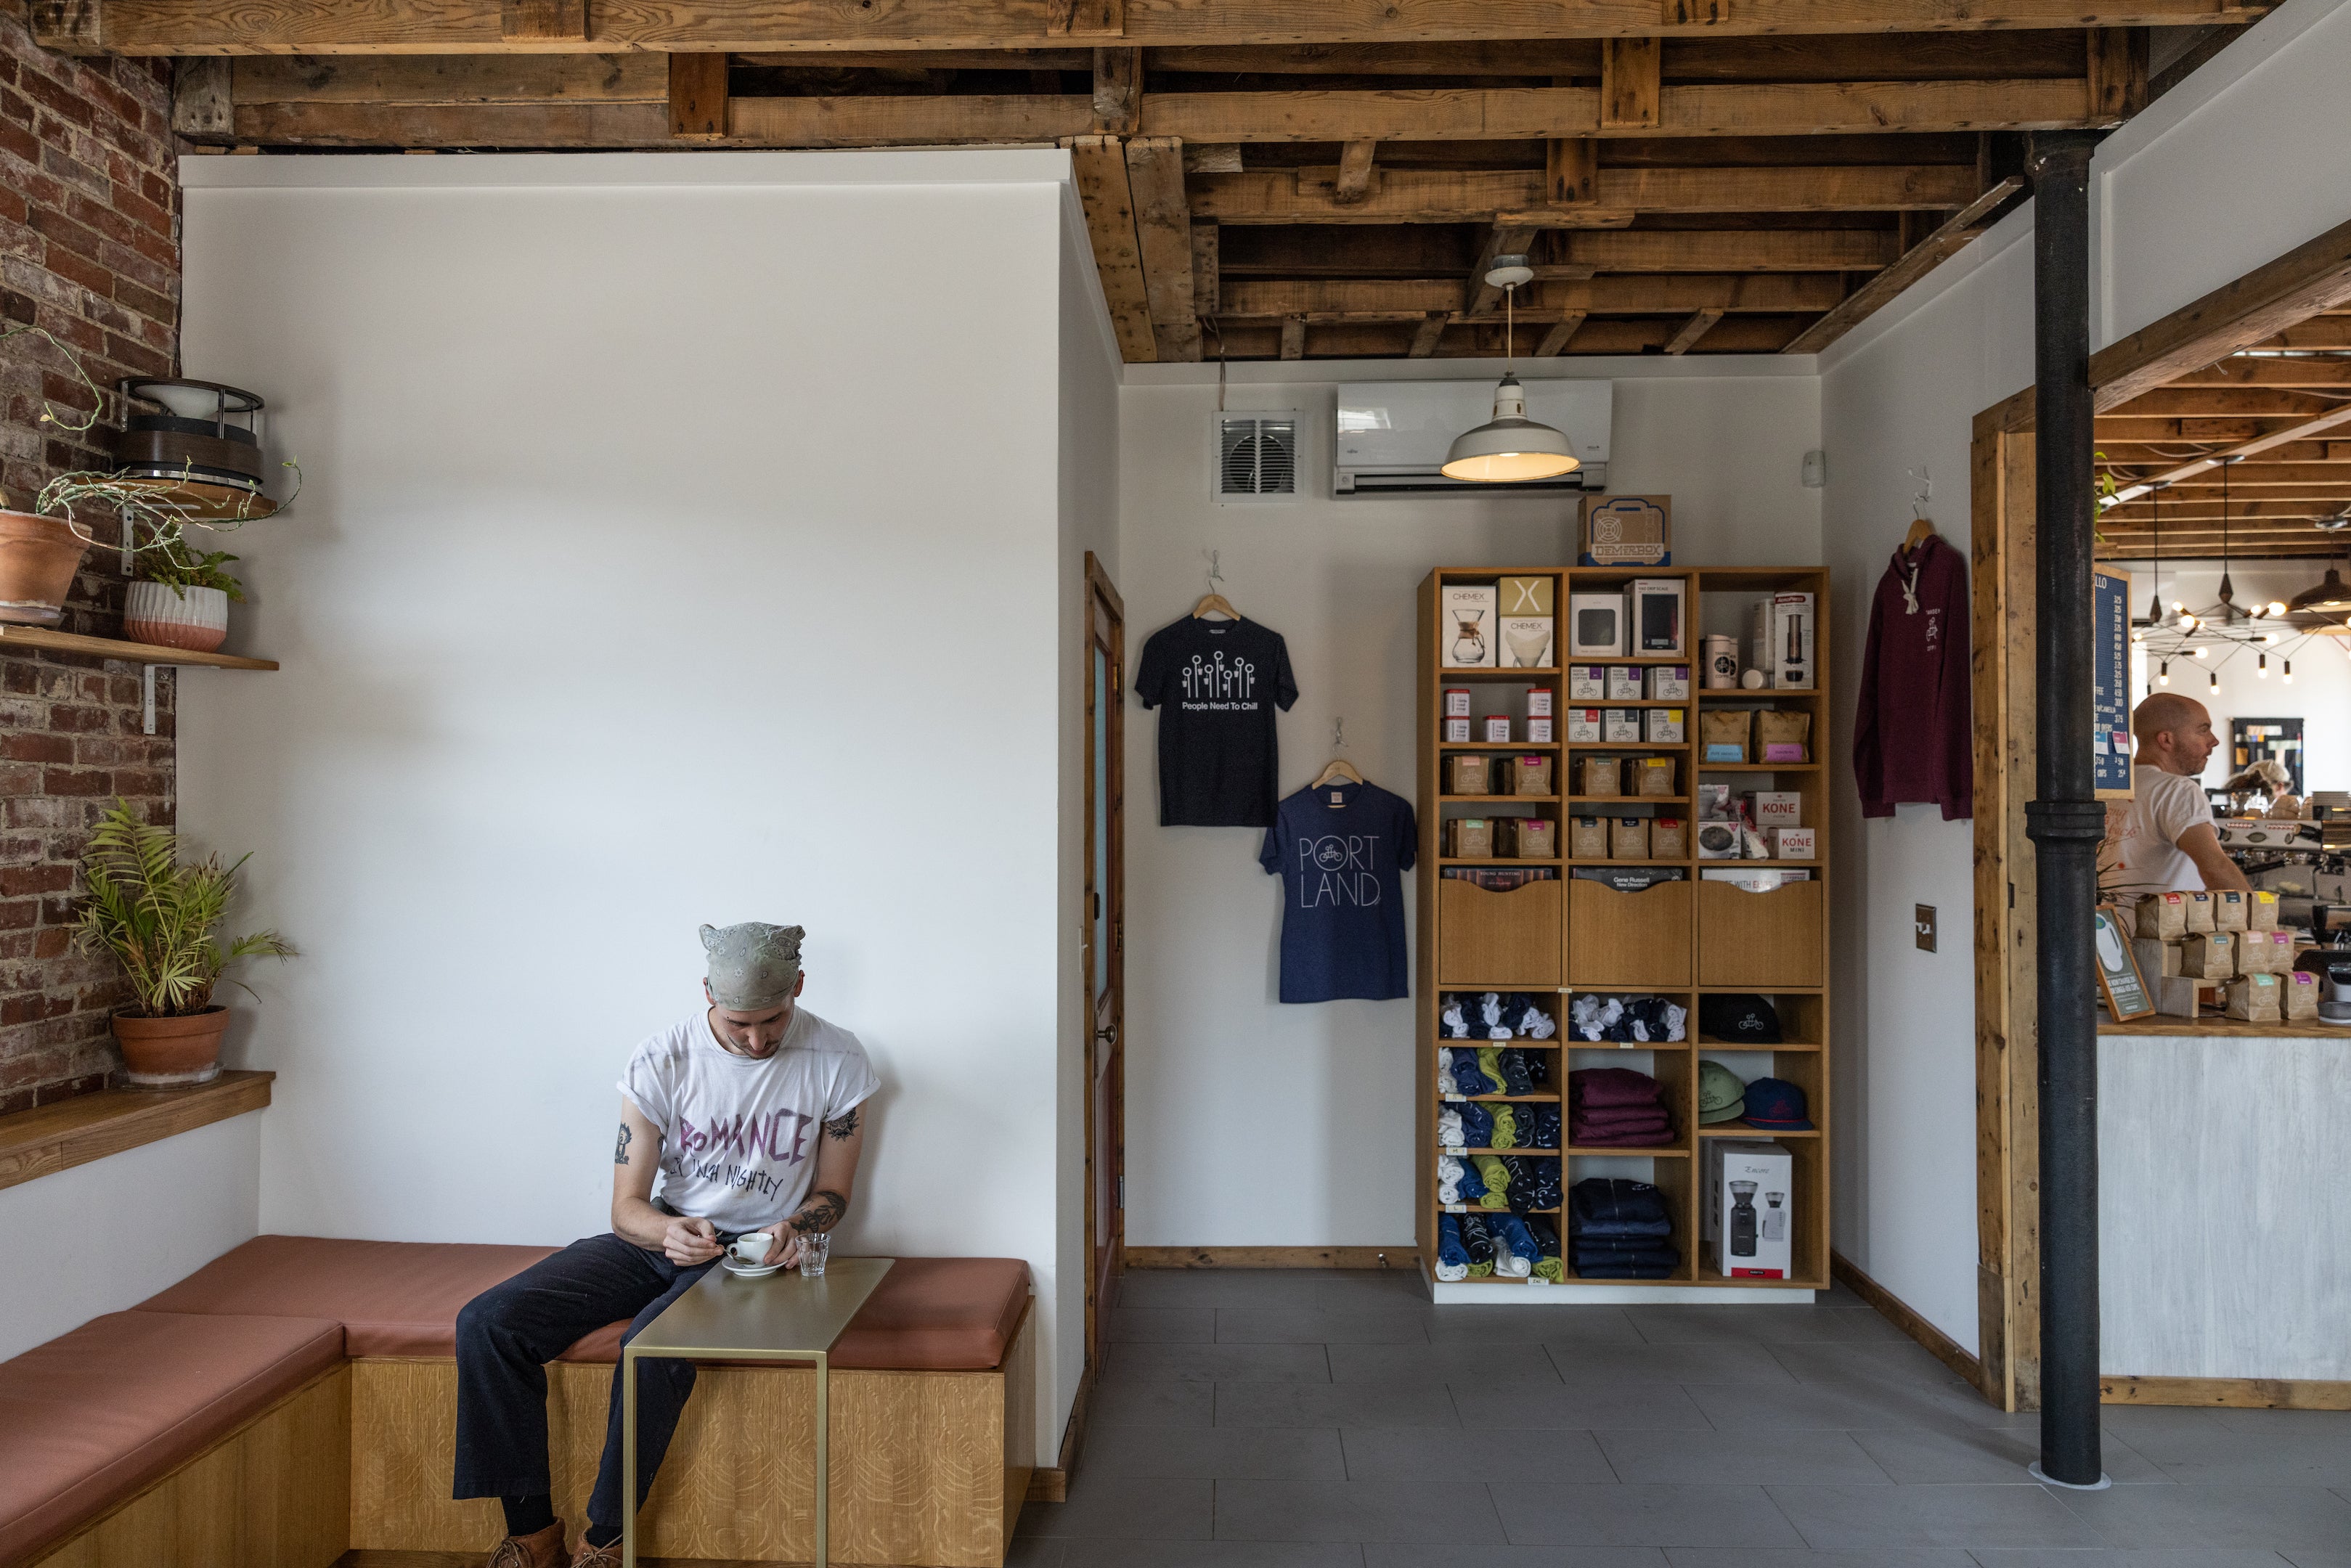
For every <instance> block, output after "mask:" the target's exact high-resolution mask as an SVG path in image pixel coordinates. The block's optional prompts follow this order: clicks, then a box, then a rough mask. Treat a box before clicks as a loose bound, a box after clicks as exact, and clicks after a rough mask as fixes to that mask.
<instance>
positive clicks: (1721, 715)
mask: <svg viewBox="0 0 2351 1568" xmlns="http://www.w3.org/2000/svg"><path fill="white" fill-rule="evenodd" d="M1753 717H1754V715H1753V714H1752V713H1751V712H1750V710H1749V709H1746V708H1739V707H1733V708H1708V709H1706V710H1705V711H1703V712H1701V713H1700V714H1699V715H1698V760H1699V761H1701V762H1744V761H1746V760H1747V737H1748V731H1749V729H1750V726H1751V723H1752V720H1753Z"/></svg>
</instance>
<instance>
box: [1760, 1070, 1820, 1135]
mask: <svg viewBox="0 0 2351 1568" xmlns="http://www.w3.org/2000/svg"><path fill="white" fill-rule="evenodd" d="M1747 1124H1748V1125H1749V1126H1750V1127H1763V1128H1767V1129H1769V1130H1771V1131H1772V1132H1775V1133H1809V1132H1811V1131H1812V1130H1813V1123H1812V1118H1811V1117H1810V1116H1809V1115H1807V1114H1806V1113H1805V1105H1804V1092H1803V1091H1802V1089H1799V1088H1797V1087H1796V1086H1795V1085H1794V1084H1792V1083H1791V1082H1788V1081H1787V1080H1786V1079H1784V1078H1759V1079H1757V1080H1756V1081H1755V1082H1752V1083H1750V1084H1749V1085H1748V1086H1747Z"/></svg>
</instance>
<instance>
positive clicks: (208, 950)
mask: <svg viewBox="0 0 2351 1568" xmlns="http://www.w3.org/2000/svg"><path fill="white" fill-rule="evenodd" d="M250 858H251V857H250V856H248V855H240V856H239V857H237V860H236V862H235V864H232V865H223V864H221V862H220V861H219V860H218V858H217V857H208V858H206V859H204V860H202V861H196V862H189V863H185V864H183V863H182V862H181V860H180V842H179V835H178V834H177V833H174V832H173V831H172V830H171V829H169V828H159V827H156V826H154V825H153V824H152V823H148V822H143V821H140V820H139V814H138V813H137V812H136V811H134V810H131V804H130V802H128V801H126V800H116V801H115V802H114V805H113V806H112V808H111V809H110V810H108V811H107V813H106V815H105V816H104V817H102V818H100V819H99V824H98V827H97V828H96V830H95V831H92V832H91V834H90V836H89V848H87V849H86V850H84V851H83V852H82V862H81V876H82V889H83V893H84V895H85V896H84V900H83V904H82V908H81V915H80V917H79V919H78V921H77V922H76V924H75V931H74V937H75V941H76V943H77V945H78V946H80V947H81V949H82V950H83V951H84V952H106V953H111V954H112V955H113V956H114V958H115V961H116V962H117V963H119V964H120V965H121V966H122V972H123V975H124V976H125V977H127V978H128V979H129V980H130V982H131V991H132V993H133V995H134V996H135V998H136V1004H135V1005H134V1006H133V1007H131V1008H127V1009H123V1010H122V1011H120V1012H118V1013H116V1014H115V1015H114V1019H113V1023H114V1039H115V1041H116V1043H118V1044H119V1045H120V1046H121V1047H122V1061H123V1066H124V1067H125V1068H126V1069H127V1071H125V1073H124V1074H123V1076H124V1078H125V1080H126V1081H127V1082H131V1083H133V1084H138V1085H141V1086H143V1087H151V1088H155V1087H170V1086H178V1085H183V1084H190V1083H206V1082H211V1081H212V1080H213V1079H214V1078H217V1077H218V1076H220V1050H221V1035H222V1033H223V1032H224V1031H225V1030H226V1029H227V1028H228V1009H226V1008H225V1007H223V1006H222V1005H221V1004H219V1003H218V1002H215V1001H214V1000H213V991H214V988H215V987H216V986H217V985H218V984H219V983H220V979H221V971H222V970H224V969H225V968H226V967H228V966H229V965H230V964H231V963H233V962H235V960H236V959H239V958H247V957H253V956H269V957H276V958H287V957H291V956H294V949H293V947H292V946H289V945H288V944H287V941H286V940H285V938H283V937H281V936H278V935H277V932H275V931H256V932H255V933H253V934H252V935H250V936H239V937H237V938H235V940H233V941H231V942H229V943H228V944H227V945H226V946H223V944H222V943H221V941H220V939H219V937H218V936H215V935H214V933H215V931H216V930H217V929H218V928H219V926H220V925H221V923H222V921H223V919H224V918H225V916H226V915H227V913H228V903H229V899H230V897H231V896H232V895H233V894H235V891H236V877H237V873H238V872H239V871H240V870H242V869H243V867H244V865H245V862H246V860H248V859H250ZM231 984H234V985H242V984H243V982H242V981H232V982H231ZM251 990H252V988H251V987H249V986H247V987H246V991H248V992H250V991H251Z"/></svg>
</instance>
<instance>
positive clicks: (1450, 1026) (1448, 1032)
mask: <svg viewBox="0 0 2351 1568" xmlns="http://www.w3.org/2000/svg"><path fill="white" fill-rule="evenodd" d="M1437 1027H1438V1028H1439V1029H1441V1030H1444V1031H1445V1038H1446V1039H1447V1040H1468V1038H1469V1019H1468V1016H1467V1015H1466V1014H1465V1013H1464V1012H1463V1010H1462V1007H1461V998H1459V997H1458V996H1456V995H1453V994H1452V993H1450V992H1448V993H1447V995H1446V996H1445V998H1444V999H1443V1005H1442V1006H1441V1007H1439V1008H1438V1009H1437Z"/></svg>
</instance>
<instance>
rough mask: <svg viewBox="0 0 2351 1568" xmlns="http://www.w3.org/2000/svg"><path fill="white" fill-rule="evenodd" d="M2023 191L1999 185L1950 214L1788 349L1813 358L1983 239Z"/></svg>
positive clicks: (2009, 182)
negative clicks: (1972, 242)
mask: <svg viewBox="0 0 2351 1568" xmlns="http://www.w3.org/2000/svg"><path fill="white" fill-rule="evenodd" d="M2023 188H2024V182H2023V181H2022V179H2019V178H2015V177H2012V176H2011V178H2009V179H2006V180H2002V181H2001V183H1999V184H1997V185H1994V186H1993V187H1992V188H1991V190H1989V191H1986V192H1985V193H1983V194H1982V195H1980V196H1978V197H1977V198H1976V199H1975V200H1974V201H1972V202H1970V203H1969V204H1967V205H1966V206H1964V207H1962V208H1960V209H1959V211H1958V212H1956V213H1954V214H1951V217H1950V220H1949V222H1947V223H1945V224H1944V225H1943V226H1942V227H1940V228H1938V229H1937V230H1935V232H1934V233H1932V234H1930V235H1928V236H1927V237H1926V238H1925V239H1923V240H1920V241H1919V242H1918V243H1917V245H1915V246H1911V247H1910V249H1909V250H1908V251H1907V252H1906V253H1905V254H1904V255H1903V256H1902V258H1901V259H1900V260H1898V261H1896V263H1895V264H1894V265H1893V266H1891V267H1887V268H1886V270H1884V271H1883V272H1880V273H1879V274H1878V275H1877V276H1876V277H1873V278H1871V279H1870V280H1869V281H1868V282H1866V283H1865V284H1863V285H1862V286H1861V287H1859V288H1856V289H1855V290H1854V291H1853V293H1851V294H1850V295H1848V296H1846V297H1845V298H1844V300H1843V301H1841V302H1840V303H1839V304H1838V305H1837V306H1836V308H1834V309H1832V310H1830V311H1829V312H1828V314H1826V315H1825V316H1823V317H1822V318H1821V319H1819V320H1817V321H1815V322H1813V324H1812V325H1811V326H1810V327H1808V328H1806V329H1804V331H1803V333H1802V336H1800V337H1799V338H1797V339H1796V340H1795V341H1794V342H1792V343H1790V344H1789V345H1788V350H1787V351H1788V352H1789V353H1792V354H1817V353H1819V352H1820V351H1821V350H1823V349H1825V348H1827V347H1828V346H1829V345H1830V344H1831V343H1834V342H1835V341H1836V340H1838V339H1839V338H1842V337H1844V335H1845V334H1846V333H1847V332H1849V331H1851V330H1852V329H1854V328H1855V326H1857V325H1859V324H1860V323H1861V321H1862V320H1863V319H1864V318H1865V317H1867V316H1868V315H1869V314H1870V313H1871V312H1872V311H1874V310H1876V308H1878V307H1879V306H1881V305H1884V304H1885V303H1886V301H1887V300H1889V299H1891V298H1894V297H1895V296H1896V295H1897V294H1899V293H1901V292H1902V291H1903V290H1904V289H1906V288H1907V287H1910V286H1911V285H1912V284H1914V283H1916V282H1917V281H1918V280H1919V279H1920V278H1922V277H1926V276H1927V274H1928V273H1929V272H1932V271H1933V270H1934V269H1935V268H1936V267H1938V266H1940V265H1941V264H1942V263H1943V262H1944V261H1945V260H1946V259H1948V258H1949V257H1950V256H1952V255H1953V254H1955V253H1956V252H1958V251H1959V249H1960V248H1961V247H1962V246H1966V245H1967V244H1968V243H1969V242H1970V240H1973V239H1974V238H1975V237H1976V235H1980V234H1981V233H1982V232H1983V230H1984V225H1987V224H1989V223H1990V222H1991V220H1992V217H1993V215H1994V214H1997V213H1998V212H1999V211H2000V210H2001V208H2002V207H2004V206H2005V205H2007V204H2008V203H2009V202H2011V201H2012V200H2013V199H2015V198H2016V197H2017V196H2018V194H2019V193H2022V190H2023Z"/></svg>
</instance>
